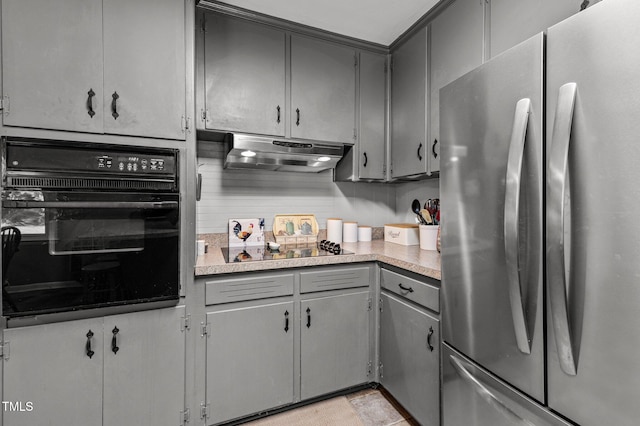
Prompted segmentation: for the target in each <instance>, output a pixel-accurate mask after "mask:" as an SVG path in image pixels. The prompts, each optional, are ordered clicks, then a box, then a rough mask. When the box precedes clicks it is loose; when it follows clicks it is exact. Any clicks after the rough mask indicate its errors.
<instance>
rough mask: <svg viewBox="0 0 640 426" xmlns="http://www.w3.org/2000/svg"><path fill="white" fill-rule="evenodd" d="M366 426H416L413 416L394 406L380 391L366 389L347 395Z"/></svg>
mask: <svg viewBox="0 0 640 426" xmlns="http://www.w3.org/2000/svg"><path fill="white" fill-rule="evenodd" d="M346 397H347V400H348V401H349V403H350V404H351V406H352V407H353V408H354V409H355V411H356V413H358V417H360V421H362V423H363V424H364V426H391V425H393V426H396V425H397V426H403V425H416V424H417V423H415V421H413V420H412V419H411V416H410V415H409V414H408V413H407V412H406V411H404V410H402V408H400V407H398V408H396V407H394V404H393V403H392V402H391V401H390V400H389V399H387V398H386V397H385V395H384V394H383V393H382V392H380V391H379V390H378V389H365V390H362V391H360V392H356V393H353V394H350V395H347V396H346Z"/></svg>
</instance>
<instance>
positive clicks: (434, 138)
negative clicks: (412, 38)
mask: <svg viewBox="0 0 640 426" xmlns="http://www.w3.org/2000/svg"><path fill="white" fill-rule="evenodd" d="M483 7H484V6H483V4H482V2H480V1H477V0H456V1H455V2H453V3H452V4H451V5H449V7H447V9H445V10H444V11H443V12H442V13H441V14H440V15H438V16H437V17H436V18H435V19H434V20H433V21H432V22H431V38H430V42H431V49H430V55H431V60H430V61H429V65H430V67H431V70H430V73H429V76H430V79H431V80H430V92H431V93H430V113H431V122H430V125H429V134H430V135H431V137H430V138H429V146H428V148H427V157H428V158H429V173H434V172H438V171H440V146H439V143H438V141H439V140H440V89H441V88H442V87H444V86H446V85H447V84H449V83H451V82H452V81H453V80H455V79H457V78H458V77H460V76H462V75H463V74H466V73H467V72H469V71H471V70H472V69H474V68H475V67H477V66H478V65H481V64H482V50H483V31H484V10H483Z"/></svg>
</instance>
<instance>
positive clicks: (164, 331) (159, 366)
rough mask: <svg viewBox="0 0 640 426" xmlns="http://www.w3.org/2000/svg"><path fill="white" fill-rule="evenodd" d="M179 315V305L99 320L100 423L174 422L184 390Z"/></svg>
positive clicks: (152, 425) (150, 424)
mask: <svg viewBox="0 0 640 426" xmlns="http://www.w3.org/2000/svg"><path fill="white" fill-rule="evenodd" d="M184 315H185V308H184V307H183V306H181V307H177V308H169V309H155V310H151V311H144V312H135V313H131V314H123V315H115V316H111V317H106V318H105V319H104V337H105V341H104V409H103V412H104V423H103V424H104V426H115V425H125V424H131V425H133V424H135V425H140V426H156V425H158V426H160V425H167V426H170V425H174V424H177V423H178V422H177V420H178V418H179V416H180V412H181V411H183V410H184V395H185V387H184V386H185V384H184V368H185V367H184V366H185V333H184V331H183V330H182V326H181V324H182V322H181V318H182V317H184ZM114 338H115V340H114Z"/></svg>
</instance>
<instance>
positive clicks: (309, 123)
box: [289, 35, 356, 143]
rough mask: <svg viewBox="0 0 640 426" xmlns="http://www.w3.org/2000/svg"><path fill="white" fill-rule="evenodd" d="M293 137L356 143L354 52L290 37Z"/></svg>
mask: <svg viewBox="0 0 640 426" xmlns="http://www.w3.org/2000/svg"><path fill="white" fill-rule="evenodd" d="M289 112H290V120H291V121H290V122H291V136H292V137H294V138H302V139H313V140H320V141H327V142H342V143H354V141H355V137H356V134H355V126H356V117H355V114H356V52H355V49H353V48H351V47H348V46H343V45H339V44H335V43H330V42H326V41H322V40H318V39H313V38H310V37H305V36H301V35H291V110H290V111H289Z"/></svg>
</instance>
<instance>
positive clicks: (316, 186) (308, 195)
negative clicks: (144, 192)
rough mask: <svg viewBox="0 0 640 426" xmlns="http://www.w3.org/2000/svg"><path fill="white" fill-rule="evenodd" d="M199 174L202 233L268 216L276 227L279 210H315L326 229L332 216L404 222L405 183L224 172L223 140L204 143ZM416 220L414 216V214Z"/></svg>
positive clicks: (198, 217) (199, 225)
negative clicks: (400, 203)
mask: <svg viewBox="0 0 640 426" xmlns="http://www.w3.org/2000/svg"><path fill="white" fill-rule="evenodd" d="M201 145H202V146H206V155H207V156H206V157H204V156H202V154H203V152H204V151H205V149H201V152H200V154H201V155H200V156H199V157H198V172H199V173H201V174H202V196H201V200H200V201H199V202H198V203H197V206H196V233H197V234H207V233H226V232H228V231H227V230H228V224H229V219H231V218H253V217H264V218H265V229H266V230H271V228H272V225H273V218H274V216H275V215H276V214H310V213H312V214H315V215H316V218H317V220H318V225H319V226H320V228H321V229H324V228H326V225H327V218H330V217H340V218H342V219H343V220H353V221H357V222H358V223H359V224H360V225H370V226H383V225H384V224H385V223H393V222H399V221H404V220H405V219H404V217H405V212H404V211H403V209H401V211H400V212H398V211H397V209H396V194H397V191H398V189H399V188H400V187H402V186H404V185H414V183H411V184H401V185H389V184H378V183H364V182H336V183H334V182H333V181H332V180H333V178H332V172H331V171H330V170H329V171H325V172H320V173H293V172H273V171H268V170H248V171H243V170H224V169H223V163H224V159H223V158H224V153H223V144H218V143H203V144H201ZM411 220H413V218H411Z"/></svg>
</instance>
